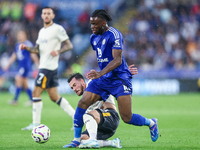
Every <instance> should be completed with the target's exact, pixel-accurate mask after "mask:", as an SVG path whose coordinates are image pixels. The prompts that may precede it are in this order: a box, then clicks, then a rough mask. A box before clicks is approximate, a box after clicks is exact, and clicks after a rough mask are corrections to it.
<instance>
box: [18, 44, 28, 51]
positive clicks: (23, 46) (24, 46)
mask: <svg viewBox="0 0 200 150" xmlns="http://www.w3.org/2000/svg"><path fill="white" fill-rule="evenodd" d="M22 49H27V46H26V45H25V44H20V45H19V50H22Z"/></svg>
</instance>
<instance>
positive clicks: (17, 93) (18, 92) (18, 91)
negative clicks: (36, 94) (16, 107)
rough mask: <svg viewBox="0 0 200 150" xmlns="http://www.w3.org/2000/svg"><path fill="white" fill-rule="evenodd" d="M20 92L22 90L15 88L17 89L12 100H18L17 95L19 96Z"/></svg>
mask: <svg viewBox="0 0 200 150" xmlns="http://www.w3.org/2000/svg"><path fill="white" fill-rule="evenodd" d="M21 90H22V88H21V87H17V88H16V91H15V98H14V100H15V101H17V100H18V97H19V94H20V92H21Z"/></svg>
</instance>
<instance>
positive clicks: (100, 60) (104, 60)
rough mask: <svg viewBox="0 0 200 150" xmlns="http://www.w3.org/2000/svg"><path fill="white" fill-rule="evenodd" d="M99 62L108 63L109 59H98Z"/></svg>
mask: <svg viewBox="0 0 200 150" xmlns="http://www.w3.org/2000/svg"><path fill="white" fill-rule="evenodd" d="M97 61H98V62H108V58H104V59H97Z"/></svg>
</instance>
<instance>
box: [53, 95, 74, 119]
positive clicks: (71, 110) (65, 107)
mask: <svg viewBox="0 0 200 150" xmlns="http://www.w3.org/2000/svg"><path fill="white" fill-rule="evenodd" d="M56 103H57V104H58V105H60V107H61V108H62V109H63V110H64V112H66V113H68V115H69V116H70V117H71V118H72V119H74V114H75V110H74V108H73V107H72V106H71V105H70V104H69V102H68V101H67V100H66V99H65V98H64V97H61V98H60V99H59V100H57V101H56Z"/></svg>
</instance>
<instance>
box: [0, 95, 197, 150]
mask: <svg viewBox="0 0 200 150" xmlns="http://www.w3.org/2000/svg"><path fill="white" fill-rule="evenodd" d="M62 96H64V97H65V98H66V99H67V100H68V101H69V102H70V104H71V105H72V106H73V107H74V108H76V105H77V102H78V100H79V98H80V97H78V96H76V95H62ZM12 97H13V95H11V94H9V93H2V92H1V93H0V150H59V149H60V150H61V149H63V148H62V146H63V145H66V144H68V143H70V141H71V140H72V139H73V131H71V130H70V128H71V127H72V119H71V118H70V117H69V116H68V115H67V114H66V113H64V111H63V110H62V109H61V108H60V107H59V106H57V105H56V104H54V103H53V102H51V101H50V99H49V97H48V95H47V93H43V95H42V100H43V110H42V123H43V124H46V125H47V126H48V127H49V128H50V130H51V138H50V139H49V141H48V142H47V143H45V144H38V143H36V142H34V141H33V139H32V137H31V131H21V128H22V127H25V126H27V125H29V124H30V123H31V121H32V108H31V107H24V106H23V103H24V102H25V101H26V100H27V98H28V97H27V95H26V94H25V93H22V94H21V95H20V97H19V104H18V106H9V105H8V104H7V101H8V99H11V98H12ZM132 110H133V112H134V113H138V114H141V115H143V116H145V117H147V118H152V117H156V118H158V127H159V131H160V137H159V138H158V141H156V142H152V141H151V139H150V133H149V129H148V127H137V126H132V125H127V124H125V123H123V121H121V122H120V125H119V128H118V129H117V132H116V134H115V135H114V136H113V137H111V138H110V139H114V138H116V137H119V138H120V139H121V142H122V143H121V144H122V146H123V149H124V150H132V149H134V150H150V149H152V150H177V149H178V150H188V149H200V94H199V93H196V94H195V93H183V94H180V95H173V96H165V95H162V96H146V97H142V96H133V97H132ZM71 149H72V150H73V149H75V148H71ZM101 149H115V148H110V147H105V148H101Z"/></svg>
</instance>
